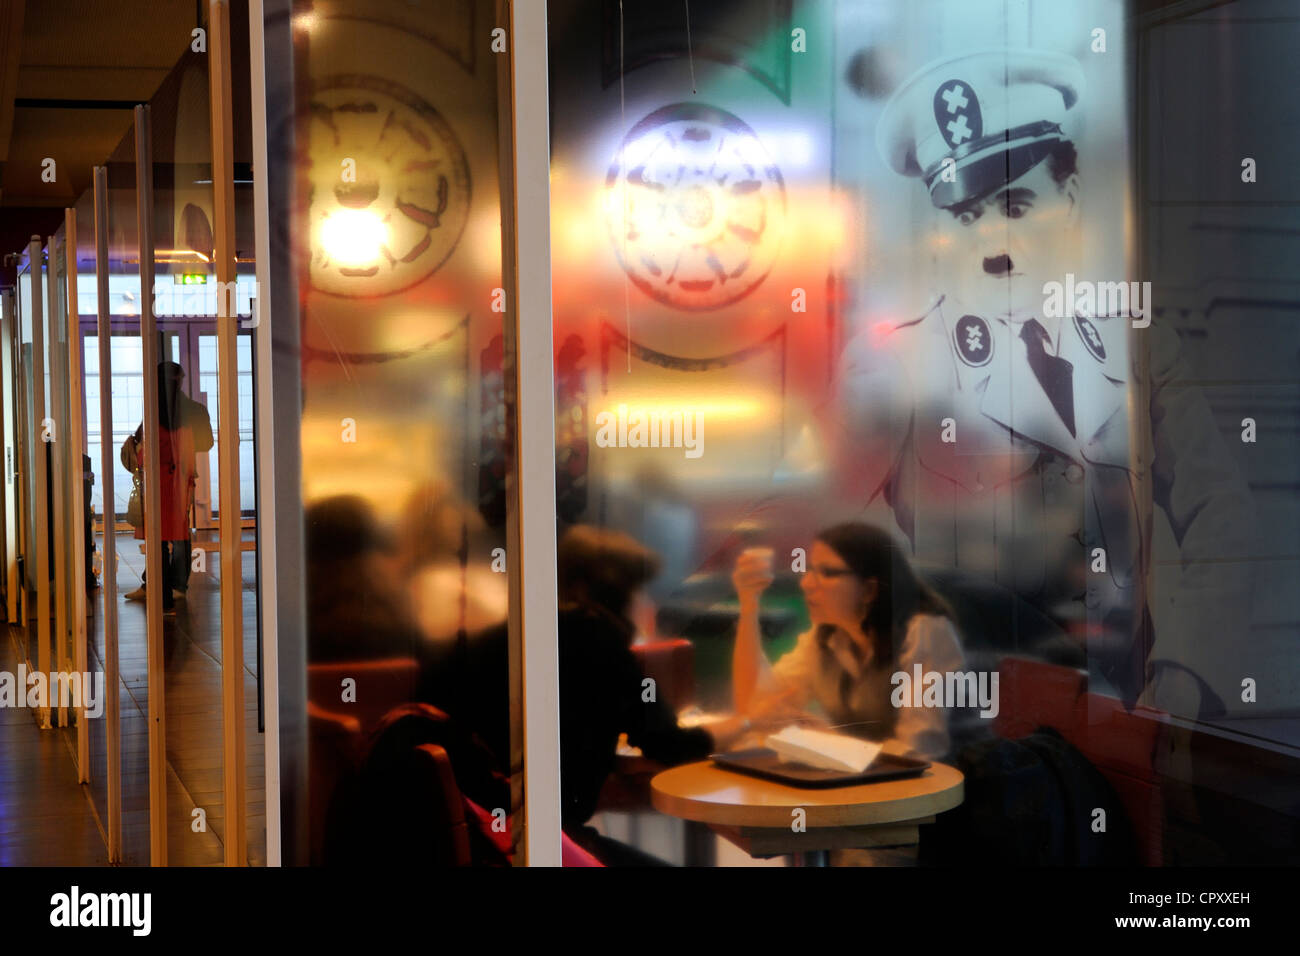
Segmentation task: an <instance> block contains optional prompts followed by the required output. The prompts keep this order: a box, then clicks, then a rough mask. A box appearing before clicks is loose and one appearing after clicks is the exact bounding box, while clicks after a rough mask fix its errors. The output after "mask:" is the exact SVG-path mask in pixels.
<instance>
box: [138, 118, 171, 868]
mask: <svg viewBox="0 0 1300 956" xmlns="http://www.w3.org/2000/svg"><path fill="white" fill-rule="evenodd" d="M150 136H151V134H150V125H149V107H148V106H144V105H141V106H137V107H136V108H135V190H136V192H135V209H136V220H137V223H138V235H139V239H140V345H141V348H142V350H143V352H144V360H143V364H144V530H145V562H144V564H145V579H146V586H145V616H146V622H147V632H146V641H147V643H148V652H149V665H148V672H149V862H150V864H151V865H153V866H166V865H167V719H166V709H165V701H166V687H165V684H164V667H163V614H162V589H163V588H164V587H165V586H167V583H168V582H167V581H165V580H164V578H163V571H162V528H161V521H162V481H161V478H162V476H161V475H160V474H159V468H160V465H159V449H158V441H159V434H158V433H159V431H160V428H159V421H158V358H159V356H158V323H157V321H156V319H155V318H154V312H153V307H154V301H153V297H154V289H153V285H154V274H153V267H154V262H153V257H154V248H153V142H152V140H151V138H150Z"/></svg>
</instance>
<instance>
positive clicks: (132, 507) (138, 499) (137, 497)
mask: <svg viewBox="0 0 1300 956" xmlns="http://www.w3.org/2000/svg"><path fill="white" fill-rule="evenodd" d="M126 520H127V523H128V524H129V525H130V526H131V527H133V528H143V527H144V488H143V486H142V484H141V481H140V472H138V471H133V472H131V497H130V498H128V499H127V502H126Z"/></svg>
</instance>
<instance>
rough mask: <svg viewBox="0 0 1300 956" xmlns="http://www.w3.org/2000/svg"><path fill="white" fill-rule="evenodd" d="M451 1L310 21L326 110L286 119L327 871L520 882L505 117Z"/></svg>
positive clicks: (369, 7)
mask: <svg viewBox="0 0 1300 956" xmlns="http://www.w3.org/2000/svg"><path fill="white" fill-rule="evenodd" d="M435 6H436V8H437V9H436V11H435V12H434V13H433V14H430V12H429V11H427V10H422V11H418V12H417V11H415V10H414V8H412V7H411V6H410V5H409V4H405V3H401V2H380V3H365V4H362V3H343V4H335V5H333V6H331V7H330V8H329V9H325V8H321V7H319V6H317V7H316V8H315V9H313V10H312V11H310V14H308V13H306V12H301V13H300V15H299V16H297V17H296V18H295V24H296V25H297V26H298V27H299V33H298V40H299V42H300V43H301V45H302V48H303V55H302V57H301V58H300V59H299V58H296V63H297V64H299V65H300V69H301V72H300V73H299V75H298V76H297V77H296V78H295V82H296V83H297V84H298V87H299V90H300V92H301V94H302V102H303V103H304V104H306V103H309V104H310V109H309V110H304V112H302V113H300V114H299V115H297V116H296V117H292V118H291V120H292V122H293V129H294V131H295V136H296V140H297V152H298V156H299V157H300V165H299V166H298V168H297V170H296V175H297V177H298V178H299V179H300V180H301V181H302V182H303V184H304V192H303V194H302V195H303V196H304V197H305V198H304V201H303V203H302V204H301V205H300V206H299V208H298V210H297V218H296V220H295V228H296V230H297V236H296V237H295V238H296V239H297V241H298V246H299V247H300V248H301V249H303V250H304V251H305V255H307V256H308V260H307V262H306V263H305V264H304V265H305V268H304V269H303V272H302V273H301V275H302V281H303V287H302V295H301V297H300V308H301V316H302V324H301V345H302V392H303V410H302V422H301V436H302V437H301V440H302V484H301V487H302V495H303V506H304V526H305V532H306V568H305V571H306V582H307V583H306V589H307V615H308V620H307V632H308V635H307V636H308V647H307V656H308V675H307V678H308V679H307V688H308V723H309V738H310V753H309V755H308V756H309V764H310V797H309V803H310V814H309V815H310V822H311V847H310V858H311V860H313V861H315V862H321V861H325V862H338V861H344V862H348V861H351V862H353V863H356V864H358V865H361V864H371V863H374V862H376V861H395V860H401V861H403V862H404V863H407V864H416V865H438V864H445V863H457V864H473V865H501V864H506V863H510V862H512V861H513V862H522V853H520V852H516V848H517V847H519V846H521V845H522V844H521V843H520V841H521V839H522V828H521V824H522V817H521V815H520V814H519V813H518V811H519V810H520V809H521V808H520V806H519V804H518V802H517V800H516V799H515V798H513V797H512V790H513V792H514V793H515V794H518V793H519V792H520V789H521V788H520V780H521V775H522V769H523V768H522V758H521V754H522V746H521V741H522V734H521V731H522V728H521V727H519V726H518V725H516V724H512V722H511V713H512V709H516V708H517V706H518V701H519V699H520V689H519V688H518V687H517V686H512V684H511V680H510V669H509V650H510V644H509V642H510V641H511V640H512V639H517V638H518V636H517V635H511V634H510V633H509V628H508V627H507V623H506V617H507V610H508V589H507V581H508V578H507V574H506V573H505V571H506V548H507V547H509V545H508V542H507V540H506V511H505V501H506V495H505V488H506V481H507V478H508V472H509V468H510V465H509V463H510V461H511V460H512V454H511V451H512V445H511V436H510V432H509V428H508V421H509V416H510V414H511V411H510V409H509V408H508V407H507V399H506V389H505V379H506V376H508V375H512V374H513V371H512V368H511V366H510V362H511V361H512V357H511V356H509V355H507V354H505V352H504V349H503V345H502V342H503V329H504V326H503V321H505V319H506V316H507V315H508V314H509V313H508V311H507V310H508V309H510V308H512V305H513V304H511V303H506V302H505V301H504V293H503V292H502V286H503V285H504V283H503V279H502V218H503V216H505V215H507V213H506V212H505V211H504V209H503V206H502V201H501V184H500V181H499V169H500V164H501V161H502V149H503V144H502V143H501V142H500V141H499V130H500V129H501V124H502V120H503V117H502V115H501V112H502V110H504V109H507V107H506V106H505V105H504V104H505V103H507V102H508V100H507V99H505V98H504V97H503V91H502V90H500V89H499V87H498V77H499V66H500V64H499V63H498V58H497V57H494V56H493V55H492V53H491V51H490V49H489V43H490V36H489V32H488V31H487V30H486V29H485V28H484V26H483V25H484V24H486V23H491V22H495V17H496V15H497V13H496V8H495V7H494V5H493V4H491V3H488V2H467V3H451V2H446V3H437V4H435ZM295 9H297V6H296V5H295ZM303 10H304V11H306V6H305V5H304V7H303ZM288 121H289V120H286V122H288ZM273 125H274V120H273ZM453 779H454V784H453V783H451V781H452V780H453ZM462 798H464V799H463V801H462ZM462 820H464V821H465V822H464V823H463V824H462V823H461V822H460V821H462Z"/></svg>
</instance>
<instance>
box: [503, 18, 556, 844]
mask: <svg viewBox="0 0 1300 956" xmlns="http://www.w3.org/2000/svg"><path fill="white" fill-rule="evenodd" d="M511 20H512V24H511V25H512V29H511V31H510V35H511V49H512V50H513V51H514V57H513V70H514V74H513V83H514V90H513V94H514V95H513V104H514V117H513V119H514V128H515V226H516V233H515V234H516V236H517V237H518V249H517V253H516V262H517V269H518V277H519V284H518V290H517V292H516V296H517V298H518V302H517V303H516V307H517V308H516V314H517V316H518V323H519V336H518V339H517V342H518V354H517V362H518V369H519V395H518V400H517V403H516V407H517V410H518V418H517V423H518V442H519V459H518V465H517V468H516V475H517V480H518V487H519V497H518V505H519V528H520V534H519V537H520V548H521V550H522V552H523V554H522V555H521V561H520V563H519V565H518V566H519V567H520V568H521V574H522V582H521V585H522V586H521V590H522V593H523V625H524V626H523V632H524V633H523V641H524V788H525V790H524V792H525V806H526V808H527V821H528V824H527V826H528V829H527V855H528V865H529V866H559V865H560V683H559V679H560V665H559V644H558V640H557V625H556V594H555V587H556V580H555V577H556V572H555V383H554V365H553V362H554V347H553V342H552V337H551V208H550V203H551V192H550V190H551V150H550V111H549V108H548V106H547V96H548V89H547V88H548V85H549V77H548V75H547V48H546V44H547V39H546V4H545V3H544V2H537V0H515V2H514V3H512V4H511Z"/></svg>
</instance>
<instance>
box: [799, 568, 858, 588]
mask: <svg viewBox="0 0 1300 956" xmlns="http://www.w3.org/2000/svg"><path fill="white" fill-rule="evenodd" d="M808 573H809V574H811V575H812V576H813V577H815V578H816V579H817V580H818V581H819V582H820V583H821V584H833V583H834V582H836V581H838V580H839V579H840V578H842V577H844V576H845V575H849V574H852V573H853V572H852V571H851V570H850V569H849V568H831V567H827V566H826V565H824V564H814V565H813V566H812V567H810V568H809V569H808Z"/></svg>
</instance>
